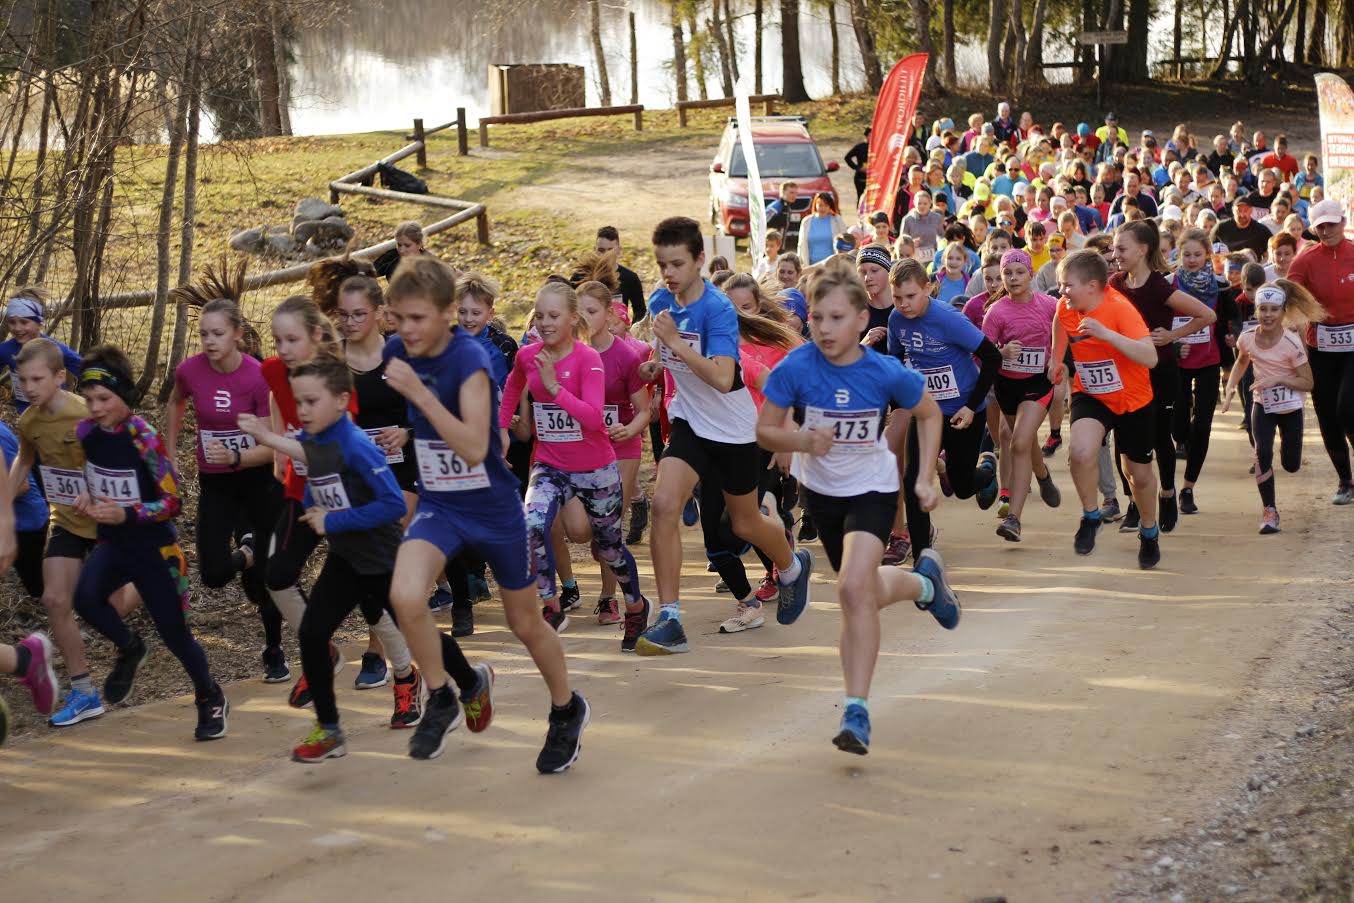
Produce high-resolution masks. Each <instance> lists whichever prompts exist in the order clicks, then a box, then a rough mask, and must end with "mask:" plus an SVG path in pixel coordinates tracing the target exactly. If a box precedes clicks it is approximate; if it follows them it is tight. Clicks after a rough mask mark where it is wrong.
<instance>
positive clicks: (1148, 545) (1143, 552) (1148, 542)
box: [1138, 531, 1161, 571]
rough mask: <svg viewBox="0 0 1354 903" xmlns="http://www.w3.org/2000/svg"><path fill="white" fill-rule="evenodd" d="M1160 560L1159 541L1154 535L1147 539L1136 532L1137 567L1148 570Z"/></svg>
mask: <svg viewBox="0 0 1354 903" xmlns="http://www.w3.org/2000/svg"><path fill="white" fill-rule="evenodd" d="M1160 561H1161V543H1160V541H1159V540H1158V538H1157V537H1156V536H1153V537H1152V538H1151V539H1148V538H1147V537H1146V536H1143V535H1142V532H1141V531H1139V532H1138V567H1140V568H1142V569H1143V570H1144V571H1150V570H1151V569H1152V568H1154V567H1156V566H1157V564H1158V563H1159V562H1160Z"/></svg>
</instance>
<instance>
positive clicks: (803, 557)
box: [776, 549, 813, 625]
mask: <svg viewBox="0 0 1354 903" xmlns="http://www.w3.org/2000/svg"><path fill="white" fill-rule="evenodd" d="M795 558H797V559H799V577H798V578H796V579H795V582H794V583H790V584H784V583H782V584H781V585H780V600H779V601H778V602H777V603H776V622H777V623H780V624H787V625H788V624H793V623H794V622H795V621H798V620H799V616H800V615H802V614H803V613H804V609H806V608H808V607H809V577H811V576H813V553H812V552H810V551H809V550H808V549H796V550H795Z"/></svg>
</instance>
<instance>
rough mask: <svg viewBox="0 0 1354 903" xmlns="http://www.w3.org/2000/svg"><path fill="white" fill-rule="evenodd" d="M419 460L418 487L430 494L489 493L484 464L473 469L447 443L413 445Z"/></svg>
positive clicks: (425, 441)
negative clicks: (472, 491) (472, 490)
mask: <svg viewBox="0 0 1354 903" xmlns="http://www.w3.org/2000/svg"><path fill="white" fill-rule="evenodd" d="M414 450H415V453H416V455H417V457H418V480H419V485H420V486H422V487H423V488H424V489H426V490H428V491H429V492H465V491H467V490H470V489H486V488H488V486H489V472H488V471H487V470H485V469H484V464H483V463H480V464H476V465H475V466H474V467H471V466H470V465H469V464H467V463H466V462H465V460H464V459H463V458H462V457H461V456H460V455H458V454H456V452H454V451H452V450H451V449H450V448H448V447H447V443H445V442H441V441H439V440H436V439H418V440H415V442H414Z"/></svg>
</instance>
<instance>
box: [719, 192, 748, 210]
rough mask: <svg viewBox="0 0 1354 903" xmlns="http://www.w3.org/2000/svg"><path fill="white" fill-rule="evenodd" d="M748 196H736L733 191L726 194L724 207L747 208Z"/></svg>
mask: <svg viewBox="0 0 1354 903" xmlns="http://www.w3.org/2000/svg"><path fill="white" fill-rule="evenodd" d="M747 205H748V196H747V195H745V194H736V193H734V192H732V191H726V192H725V193H724V206H726V207H747Z"/></svg>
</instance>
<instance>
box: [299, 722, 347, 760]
mask: <svg viewBox="0 0 1354 903" xmlns="http://www.w3.org/2000/svg"><path fill="white" fill-rule="evenodd" d="M347 742H348V738H347V737H345V736H344V735H343V730H342V729H341V728H337V727H336V728H334V729H333V730H330V729H329V728H326V727H323V726H321V725H319V724H316V725H315V729H314V730H312V731H311V732H310V733H309V734H307V735H306V739H304V740H302V741H301V743H300V745H299V746H297V747H295V748H294V749H293V750H292V751H291V760H292V761H293V762H301V763H302V764H305V765H313V764H315V763H316V762H323V761H324V760H325V759H341V758H343V757H344V756H346V755H347V754H348V746H347Z"/></svg>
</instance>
